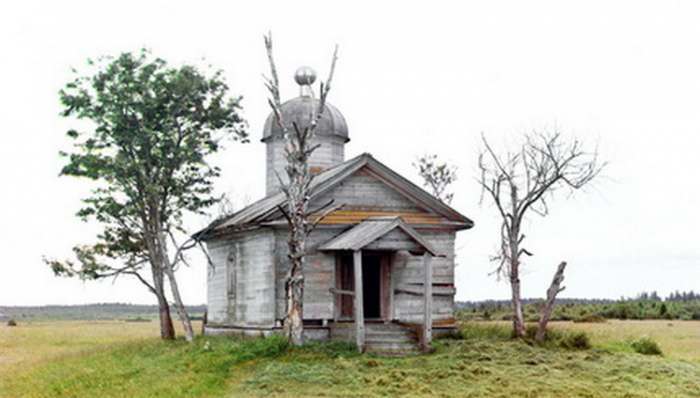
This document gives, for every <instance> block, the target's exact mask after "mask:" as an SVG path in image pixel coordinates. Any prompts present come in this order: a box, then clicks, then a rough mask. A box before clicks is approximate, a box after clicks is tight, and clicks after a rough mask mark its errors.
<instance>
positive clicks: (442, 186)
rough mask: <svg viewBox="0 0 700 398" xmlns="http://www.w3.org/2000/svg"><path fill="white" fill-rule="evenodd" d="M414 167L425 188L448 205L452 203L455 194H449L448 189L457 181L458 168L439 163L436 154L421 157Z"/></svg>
mask: <svg viewBox="0 0 700 398" xmlns="http://www.w3.org/2000/svg"><path fill="white" fill-rule="evenodd" d="M413 167H415V168H416V170H418V174H419V175H420V176H421V178H422V179H423V186H424V187H426V188H428V189H430V193H432V194H433V196H435V197H436V198H438V199H440V200H441V201H443V202H445V203H447V204H450V203H452V198H453V197H454V192H448V188H449V187H450V185H452V183H453V182H455V181H456V180H457V167H455V166H454V165H451V164H448V163H447V162H441V161H439V160H438V157H437V155H435V154H432V155H423V156H421V157H419V158H418V159H417V160H416V161H415V162H414V163H413Z"/></svg>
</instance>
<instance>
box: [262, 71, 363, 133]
mask: <svg viewBox="0 0 700 398" xmlns="http://www.w3.org/2000/svg"><path fill="white" fill-rule="evenodd" d="M294 81H296V83H297V84H298V85H299V91H300V95H299V96H298V97H296V98H294V99H291V100H289V101H287V102H285V103H283V104H282V105H281V106H280V113H281V114H282V120H283V121H284V124H285V125H286V126H288V128H292V123H296V124H297V126H299V127H300V128H304V127H306V126H308V125H309V123H310V122H311V115H313V114H314V113H316V110H317V109H318V105H319V100H318V99H316V98H314V97H313V95H312V92H313V90H312V88H311V85H312V84H314V82H315V81H316V71H314V70H313V69H312V68H310V67H308V66H302V67H300V68H298V69H297V71H296V72H295V73H294ZM314 133H315V134H316V135H319V136H337V137H340V138H342V139H343V140H344V142H348V141H350V138H349V137H348V124H347V123H346V122H345V118H344V117H343V114H342V113H340V111H339V110H338V108H336V107H334V106H333V105H331V104H329V103H328V101H326V106H325V107H324V109H323V115H321V119H320V120H319V121H318V125H317V126H316V130H315V132H314ZM282 135H283V131H282V128H281V127H280V126H279V124H277V121H276V120H275V113H274V112H270V115H268V117H267V119H266V120H265V127H264V128H263V137H262V141H263V142H265V141H267V140H268V139H269V138H271V137H276V136H282Z"/></svg>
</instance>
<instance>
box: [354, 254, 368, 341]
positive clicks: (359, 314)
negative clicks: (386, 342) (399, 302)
mask: <svg viewBox="0 0 700 398" xmlns="http://www.w3.org/2000/svg"><path fill="white" fill-rule="evenodd" d="M352 264H353V267H354V274H355V305H354V307H355V342H356V343H357V350H358V351H360V352H363V351H364V350H365V314H364V301H363V297H362V250H356V251H355V252H354V253H353V262H352Z"/></svg>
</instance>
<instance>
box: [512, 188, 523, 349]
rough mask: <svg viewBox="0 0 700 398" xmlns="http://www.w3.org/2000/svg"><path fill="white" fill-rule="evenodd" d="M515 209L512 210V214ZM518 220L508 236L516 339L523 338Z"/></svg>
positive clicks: (513, 191) (514, 199)
mask: <svg viewBox="0 0 700 398" xmlns="http://www.w3.org/2000/svg"><path fill="white" fill-rule="evenodd" d="M511 195H512V198H513V201H514V202H515V201H516V200H517V195H516V188H514V187H511ZM515 210H516V209H513V212H514V214H516V213H515ZM519 222H520V221H519V220H514V221H513V226H512V228H511V231H510V235H508V239H509V241H510V242H508V243H509V244H508V247H509V248H510V260H509V261H510V289H511V296H512V302H513V335H514V336H515V337H517V338H523V337H525V319H524V317H523V302H522V299H521V297H520V242H519V238H518V236H519V234H520V228H519Z"/></svg>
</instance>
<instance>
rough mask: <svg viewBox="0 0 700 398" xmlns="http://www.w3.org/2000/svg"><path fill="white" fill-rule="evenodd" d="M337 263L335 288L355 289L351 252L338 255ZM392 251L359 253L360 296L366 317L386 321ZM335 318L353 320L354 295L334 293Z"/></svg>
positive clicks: (387, 316) (389, 294) (389, 299)
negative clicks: (360, 264) (360, 265)
mask: <svg viewBox="0 0 700 398" xmlns="http://www.w3.org/2000/svg"><path fill="white" fill-rule="evenodd" d="M337 260H338V261H337V263H336V288H337V289H340V290H347V291H354V290H355V272H354V267H353V257H352V254H342V255H341V254H339V255H338V257H337ZM390 264H391V253H386V252H367V253H363V254H362V296H363V306H362V308H363V310H364V311H363V312H364V316H365V319H366V320H388V319H389V318H390V309H389V307H390V301H391V291H390V290H391V267H390ZM335 305H336V318H337V319H339V320H352V319H354V316H355V313H354V305H355V302H354V297H353V296H349V295H337V296H336V304H335Z"/></svg>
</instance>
